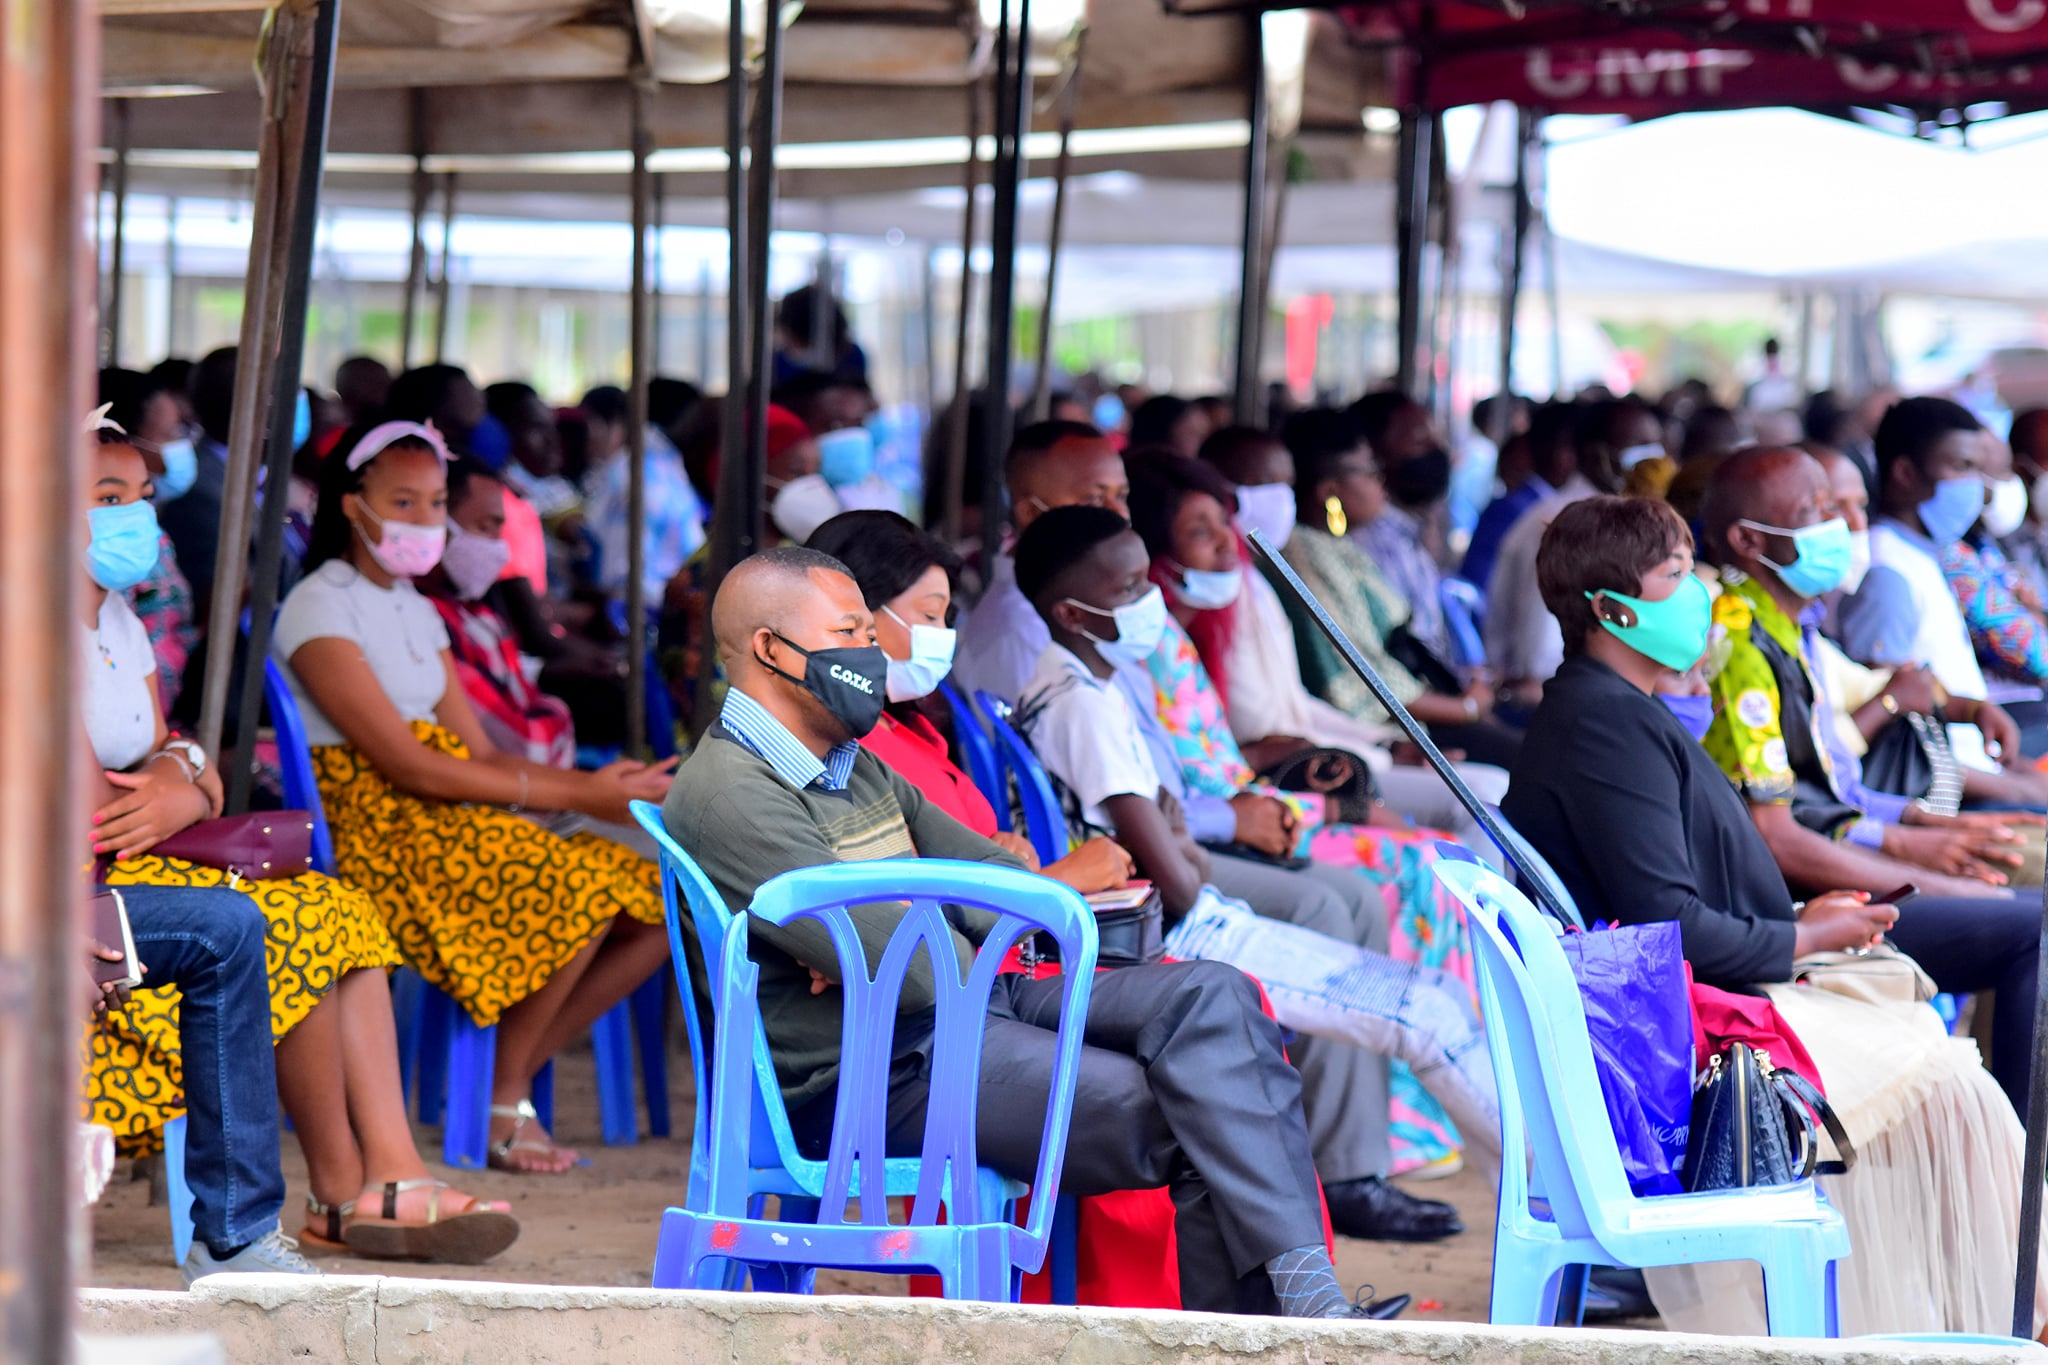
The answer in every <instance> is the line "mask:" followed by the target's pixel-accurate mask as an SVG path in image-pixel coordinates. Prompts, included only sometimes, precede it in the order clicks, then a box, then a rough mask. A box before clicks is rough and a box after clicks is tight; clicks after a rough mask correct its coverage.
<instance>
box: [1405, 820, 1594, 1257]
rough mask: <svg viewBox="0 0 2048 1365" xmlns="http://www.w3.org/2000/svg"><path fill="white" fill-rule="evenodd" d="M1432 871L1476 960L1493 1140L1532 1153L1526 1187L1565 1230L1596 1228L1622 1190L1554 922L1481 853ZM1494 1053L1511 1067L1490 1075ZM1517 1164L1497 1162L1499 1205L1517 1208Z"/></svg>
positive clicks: (1590, 1232) (1579, 1007)
mask: <svg viewBox="0 0 2048 1365" xmlns="http://www.w3.org/2000/svg"><path fill="white" fill-rule="evenodd" d="M1434 871H1435V872H1436V876H1437V880H1438V881H1440V882H1442V883H1443V884H1444V887H1445V888H1446V889H1447V890H1449V891H1450V893H1451V894H1452V895H1454V896H1456V897H1457V898H1458V900H1459V901H1460V902H1461V903H1462V904H1463V905H1464V907H1465V914H1466V919H1467V921H1468V922H1469V923H1470V924H1471V925H1472V928H1473V930H1474V933H1473V934H1472V945H1473V959H1474V961H1475V962H1476V964H1477V965H1478V969H1479V995H1480V1007H1481V1013H1482V1015H1483V1016H1484V1018H1485V1020H1486V1041H1487V1045H1488V1046H1489V1047H1490V1048H1492V1049H1493V1061H1494V1071H1495V1074H1496V1076H1498V1077H1499V1079H1500V1086H1499V1090H1500V1117H1501V1144H1502V1150H1503V1151H1506V1152H1509V1153H1515V1152H1520V1151H1521V1150H1523V1140H1524V1136H1525V1134H1526V1137H1527V1141H1528V1146H1529V1148H1530V1149H1531V1150H1532V1151H1533V1152H1534V1154H1535V1161H1536V1179H1537V1182H1538V1184H1537V1188H1539V1189H1540V1190H1541V1191H1542V1192H1543V1194H1544V1195H1545V1197H1546V1198H1547V1199H1548V1200H1549V1202H1550V1210H1551V1216H1552V1217H1553V1218H1555V1220H1556V1222H1557V1225H1558V1228H1559V1230H1560V1231H1561V1232H1563V1233H1564V1234H1565V1235H1567V1236H1592V1237H1594V1238H1596V1239H1597V1238H1599V1237H1600V1236H1601V1234H1602V1233H1603V1231H1604V1230H1605V1229H1606V1227H1607V1218H1606V1216H1605V1213H1604V1210H1605V1209H1611V1208H1619V1207H1626V1205H1627V1204H1628V1202H1629V1201H1630V1200H1632V1199H1633V1196H1632V1195H1631V1194H1630V1192H1629V1187H1628V1179H1627V1177H1626V1176H1625V1175H1624V1174H1623V1172H1622V1168H1621V1153H1620V1152H1619V1150H1618V1149H1617V1148H1616V1146H1615V1142H1614V1130H1613V1129H1612V1128H1611V1127H1609V1126H1608V1121H1607V1104H1606V1101H1605V1100H1604V1099H1603V1098H1602V1095H1601V1091H1600V1077H1599V1074H1598V1072H1597V1071H1595V1069H1594V1066H1593V1043H1592V1039H1591V1037H1590V1036H1589V1035H1588V1034H1587V1032H1586V1011H1585V1006H1584V1004H1583V1003H1582V1001H1581V999H1580V996H1579V986H1578V981H1577V979H1576V978H1575V977H1573V975H1572V969H1571V965H1570V964H1569V963H1568V962H1566V961H1565V956H1564V949H1562V948H1560V947H1559V946H1558V943H1557V936H1558V934H1559V933H1560V932H1561V930H1560V927H1559V926H1558V925H1557V924H1556V922H1555V921H1553V920H1552V919H1550V918H1549V917H1548V916H1546V915H1545V914H1544V913H1543V912H1542V911H1540V910H1538V909H1537V908H1536V907H1535V906H1533V905H1531V904H1530V903H1529V900H1528V898H1527V897H1525V896H1523V895H1522V893H1521V892H1520V891H1517V890H1516V889H1515V888H1514V887H1513V886H1512V885H1510V884H1509V883H1508V881H1507V879H1506V878H1504V877H1502V876H1501V875H1500V874H1499V873H1497V872H1495V871H1494V870H1493V869H1492V868H1490V867H1487V866H1486V865H1485V864H1483V863H1473V862H1451V861H1441V860H1440V861H1438V862H1437V863H1436V864H1435V867H1434ZM1503 1058H1505V1059H1506V1064H1507V1067H1508V1069H1510V1070H1511V1071H1512V1077H1508V1076H1500V1075H1499V1073H1500V1072H1501V1070H1502V1066H1503V1061H1502V1059H1503ZM1528 1189H1529V1186H1528V1183H1527V1176H1526V1174H1525V1172H1524V1171H1523V1168H1522V1163H1521V1162H1519V1161H1516V1160H1513V1159H1512V1158H1510V1159H1509V1160H1507V1161H1505V1162H1503V1163H1502V1168H1501V1201H1502V1207H1504V1208H1505V1207H1510V1206H1514V1207H1526V1206H1527V1202H1528Z"/></svg>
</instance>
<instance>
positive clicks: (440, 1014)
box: [181, 659, 669, 1178]
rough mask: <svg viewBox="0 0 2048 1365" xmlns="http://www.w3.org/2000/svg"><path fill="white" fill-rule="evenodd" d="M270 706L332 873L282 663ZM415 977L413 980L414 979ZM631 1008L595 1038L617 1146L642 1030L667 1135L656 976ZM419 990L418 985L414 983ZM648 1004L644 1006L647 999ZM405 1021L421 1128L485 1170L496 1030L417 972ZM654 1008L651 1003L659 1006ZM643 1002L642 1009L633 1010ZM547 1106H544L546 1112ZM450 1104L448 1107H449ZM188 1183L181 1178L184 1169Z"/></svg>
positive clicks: (543, 1073)
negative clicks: (433, 1128) (431, 1128)
mask: <svg viewBox="0 0 2048 1365" xmlns="http://www.w3.org/2000/svg"><path fill="white" fill-rule="evenodd" d="M263 699H264V702H265V703H266V705H267V706H268V707H269V709H270V727H271V731H272V733H273V734H275V736H276V737H277V754H278V768H279V771H280V774H281V777H282V782H283V786H284V800H285V805H286V806H287V807H288V808H290V809H293V810H303V811H306V812H308V813H309V814H310V815H311V817H312V820H313V866H314V868H315V869H316V870H318V871H320V872H325V873H327V874H328V875H329V876H332V875H334V841H333V838H332V836H331V835H330V833H329V832H328V828H327V815H326V811H325V809H324V808H323V806H322V805H321V802H320V787H319V784H318V783H317V782H316V781H315V779H314V777H313V754H312V750H311V748H310V747H309V746H308V744H307V742H306V726H305V721H304V720H303V718H301V716H300V715H299V706H298V702H297V701H296V700H295V699H294V698H293V696H292V693H291V688H290V687H289V686H288V685H287V684H286V682H285V677H284V670H283V668H281V667H280V666H279V664H278V662H277V660H275V659H266V660H264V662H263ZM407 978H411V980H407ZM650 980H651V983H652V985H653V990H652V991H651V992H650V991H649V990H648V987H646V986H642V987H641V988H640V989H639V990H638V991H636V992H635V993H634V996H633V997H632V1000H631V1001H630V1002H629V1001H621V1002H620V1003H619V1004H617V1005H615V1006H613V1007H612V1008H611V1009H610V1010H609V1011H607V1012H606V1013H605V1015H604V1016H603V1017H602V1018H600V1019H599V1020H598V1021H597V1023H596V1024H595V1025H594V1026H592V1028H591V1031H590V1038H591V1051H592V1053H593V1055H594V1056H595V1058H596V1062H597V1101H598V1114H599V1120H600V1127H601V1129H602V1132H603V1136H604V1141H605V1143H606V1144H607V1145H610V1146H622V1145H630V1144H632V1143H635V1142H638V1141H639V1140H640V1131H639V1115H638V1113H637V1112H636V1111H635V1109H634V1105H633V1033H634V1023H635V1019H636V1018H637V1019H638V1020H639V1022H640V1060H641V1068H642V1073H643V1076H644V1078H645V1082H646V1091H647V1118H648V1128H649V1130H650V1131H652V1132H653V1133H654V1135H655V1136H657V1137H667V1136H668V1135H669V1112H668V1065H667V1054H666V1039H665V1038H664V1036H663V1033H664V1030H663V1029H662V1027H661V1024H660V1022H659V1021H660V1019H661V1010H662V996H661V981H660V976H659V974H656V976H654V977H653V978H650ZM415 983H416V984H415ZM643 996H644V997H645V1001H643V1000H642V997H643ZM392 1000H393V1004H394V1007H395V1008H396V1012H397V1016H398V1021H399V1050H398V1061H399V1081H400V1085H401V1086H402V1087H403V1089H404V1090H405V1091H406V1092H408V1093H410V1092H411V1090H412V1086H413V1084H414V1082H415V1081H417V1083H418V1086H419V1090H418V1095H419V1116H420V1122H422V1123H440V1122H441V1121H442V1118H443V1116H444V1114H445V1115H446V1116H447V1118H448V1122H446V1123H445V1124H443V1126H442V1131H441V1159H442V1160H443V1161H445V1162H447V1163H448V1164H449V1165H450V1166H454V1167H458V1168H459V1169H462V1170H468V1171H478V1170H482V1169H483V1168H484V1166H485V1165H486V1164H487V1160H486V1158H487V1148H488V1146H489V1133H490V1106H491V1072H492V1063H493V1061H494V1060H495V1057H496V1054H497V1030H496V1028H479V1027H477V1025H476V1024H475V1023H474V1022H473V1021H472V1020H471V1019H470V1017H469V1014H468V1012H467V1011H466V1010H464V1009H463V1008H462V1007H461V1006H460V1005H458V1004H457V1003H456V1002H455V1001H454V999H453V998H452V997H450V996H448V995H446V994H444V993H443V992H442V991H440V990H438V989H436V988H434V987H432V986H430V985H428V984H427V983H426V982H425V981H422V980H420V979H419V978H418V975H417V974H416V973H414V972H412V971H411V970H410V969H401V970H400V971H399V973H398V974H397V976H396V977H395V978H394V980H393V983H392ZM646 1001H651V1002H652V1004H651V1008H650V1005H649V1004H648V1003H646ZM635 1002H637V1003H635ZM533 1089H534V1096H535V1101H534V1108H535V1109H536V1110H538V1111H543V1112H542V1113H541V1123H542V1126H544V1127H548V1128H552V1127H553V1126H554V1125H553V1120H554V1102H553V1096H554V1063H553V1062H549V1063H548V1064H547V1065H546V1066H543V1067H542V1068H541V1070H540V1072H539V1074H538V1075H536V1076H535V1077H534V1081H533ZM542 1100H546V1104H545V1105H543V1104H542ZM444 1101H445V1103H444ZM181 1178H182V1171H181Z"/></svg>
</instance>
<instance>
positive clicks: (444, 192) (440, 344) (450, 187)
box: [434, 171, 455, 365]
mask: <svg viewBox="0 0 2048 1365" xmlns="http://www.w3.org/2000/svg"><path fill="white" fill-rule="evenodd" d="M454 263H455V172H453V171H449V172H448V173H446V174H445V175H443V176H442V177H441V271H440V274H439V276H438V277H437V278H436V279H435V280H434V363H435V364H436V365H440V364H443V363H445V362H446V361H447V359H448V294H449V286H450V283H451V280H452V278H453V275H454Z"/></svg>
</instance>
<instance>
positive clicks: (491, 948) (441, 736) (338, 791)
mask: <svg viewBox="0 0 2048 1365" xmlns="http://www.w3.org/2000/svg"><path fill="white" fill-rule="evenodd" d="M412 729H413V733H414V734H415V735H417V736H418V737H419V741H420V743H422V744H424V745H426V746H427V747H428V748H431V749H435V750H437V751H439V752H441V753H444V754H452V755H454V756H455V757H457V758H467V757H469V751H468V750H467V749H466V748H465V747H464V746H463V743H462V740H461V739H460V738H458V737H457V736H456V735H455V734H454V733H453V732H452V731H449V730H444V729H442V728H441V727H439V726H437V725H430V724H428V723H427V722H425V721H414V722H413V726H412ZM313 771H314V774H315V776H316V777H317V778H318V779H319V782H320V799H321V801H322V803H323V804H324V805H325V807H326V811H327V824H328V828H329V830H330V831H331V832H332V833H333V836H334V859H335V865H336V869H335V870H336V871H338V872H339V873H340V874H341V875H342V876H343V877H345V878H347V879H348V881H349V883H350V884H351V885H353V886H359V887H361V888H362V889H363V890H364V891H367V892H368V893H369V894H370V897H371V898H372V899H373V900H375V901H376V903H377V908H378V909H379V910H380V911H382V912H383V915H384V923H385V924H386V925H388V926H389V927H390V929H391V933H392V935H393V937H395V938H396V939H397V940H398V946H399V949H400V951H401V952H403V953H404V954H405V960H406V961H407V962H408V963H409V964H411V966H412V967H413V968H414V969H415V970H417V971H418V972H419V974H420V975H421V976H422V977H424V978H426V979H427V980H428V981H430V982H432V983H433V984H434V985H435V986H438V987H439V988H440V989H441V990H443V991H446V992H447V993H448V994H449V995H451V996H453V997H454V998H455V999H456V1000H459V1001H460V1002H461V1003H462V1006H463V1008H464V1009H466V1010H468V1011H469V1016H470V1018H472V1019H474V1020H475V1021H476V1022H477V1024H478V1026H479V1027H489V1026H490V1025H492V1024H495V1023H497V1022H498V1018H499V1016H500V1015H502V1014H504V1012H505V1011H506V1010H507V1009H509V1008H511V1007H512V1006H513V1005H516V1004H518V1003H519V1002H520V1001H522V1000H524V999H525V998H526V997H527V996H529V995H532V994H533V993H534V992H535V991H537V990H539V989H540V988H541V987H542V986H544V985H546V984H547V981H548V978H549V977H551V976H553V975H554V974H555V973H556V971H558V970H560V968H561V967H562V966H563V965H564V964H565V963H567V962H568V961H569V960H570V959H571V958H573V957H575V956H576V954H577V953H578V952H580V951H582V949H583V947H584V946H585V945H586V944H588V943H589V942H590V941H591V940H592V939H593V938H595V937H596V936H597V935H598V933H599V932H600V931H601V930H603V928H604V927H605V926H606V925H607V924H609V923H611V921H612V918H613V917H614V916H616V915H617V914H618V913H619V912H620V911H622V910H623V911H625V912H626V913H627V914H629V915H631V916H632V917H633V918H634V919H637V920H639V921H641V922H642V923H645V924H660V923H662V922H663V909H662V900H661V875H660V870H659V869H658V868H657V867H656V865H655V864H653V863H651V862H649V861H647V859H645V858H642V857H641V856H639V855H638V854H636V853H633V852H631V851H630V850H628V849H626V848H623V847H621V846H620V845H618V844H615V843H613V842H612V841H611V840H609V839H604V838H600V837H599V836H597V835H595V834H578V835H576V836H575V837H574V838H569V839H564V838H562V837H560V836H559V835H556V834H553V833H550V832H549V831H547V830H545V829H542V828H541V827H540V826H539V825H536V824H534V823H533V822H532V821H531V820H526V819H522V818H521V817H519V816H517V815H514V814H512V813H511V812H510V811H505V810H499V809H498V808H497V807H495V806H474V805H466V804H459V803H456V802H452V801H430V800H425V799H423V798H420V797H417V796H413V795H410V794H409V793H406V792H402V791H400V790H398V789H397V788H396V787H394V786H392V785H391V784H390V783H389V782H388V781H386V780H385V778H384V775H383V774H382V773H380V772H378V771H377V769H376V768H375V766H373V765H372V764H371V763H370V761H369V759H367V758H365V757H364V756H363V755H362V754H361V753H360V752H358V751H357V750H356V749H355V748H354V747H352V746H350V745H346V744H333V745H324V746H322V747H320V748H317V749H315V750H313Z"/></svg>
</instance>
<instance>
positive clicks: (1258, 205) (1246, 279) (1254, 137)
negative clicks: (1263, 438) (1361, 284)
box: [1232, 13, 1267, 425]
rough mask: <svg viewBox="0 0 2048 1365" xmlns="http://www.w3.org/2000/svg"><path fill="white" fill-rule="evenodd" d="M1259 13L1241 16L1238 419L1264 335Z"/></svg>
mask: <svg viewBox="0 0 2048 1365" xmlns="http://www.w3.org/2000/svg"><path fill="white" fill-rule="evenodd" d="M1265 33H1266V30H1265V23H1264V18H1263V16H1262V15H1260V14H1257V13H1253V14H1249V15H1246V16H1245V57H1244V60H1245V120H1246V122H1247V123H1248V124H1249V125H1250V131H1249V132H1248V133H1247V134H1246V136H1245V144H1244V220H1243V250H1244V255H1243V258H1242V259H1241V260H1240V261H1239V263H1238V277H1237V279H1238V283H1237V374H1236V382H1235V384H1234V386H1233V388H1232V397H1233V406H1234V407H1235V408H1236V410H1237V420H1238V421H1239V422H1242V423H1245V424H1247V425H1250V424H1252V423H1255V422H1256V421H1257V420H1258V409H1259V349H1260V345H1261V343H1262V342H1263V341H1264V340H1265V330H1266V329H1265V321H1266V295H1265V289H1264V284H1265V278H1264V276H1265V264H1266V247H1265V232H1266V139H1267V98H1266V36H1265Z"/></svg>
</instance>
